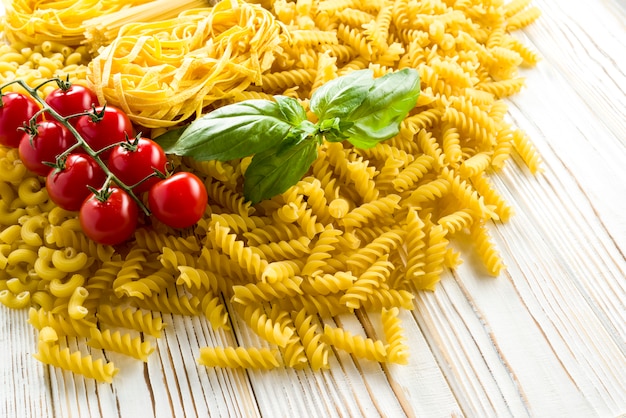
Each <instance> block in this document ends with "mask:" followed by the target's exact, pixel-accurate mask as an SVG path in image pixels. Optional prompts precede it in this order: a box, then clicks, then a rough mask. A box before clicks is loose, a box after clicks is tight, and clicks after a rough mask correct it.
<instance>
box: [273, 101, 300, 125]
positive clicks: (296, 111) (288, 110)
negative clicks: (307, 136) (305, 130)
mask: <svg viewBox="0 0 626 418" xmlns="http://www.w3.org/2000/svg"><path fill="white" fill-rule="evenodd" d="M274 99H275V100H276V103H277V104H278V109H279V110H280V112H281V113H282V114H283V116H284V118H285V119H284V120H285V121H287V122H289V123H290V124H292V125H294V126H299V125H300V124H301V123H302V122H304V121H305V120H307V118H306V111H305V110H304V108H303V107H302V105H301V104H300V102H298V101H297V100H296V99H294V98H293V97H287V96H274Z"/></svg>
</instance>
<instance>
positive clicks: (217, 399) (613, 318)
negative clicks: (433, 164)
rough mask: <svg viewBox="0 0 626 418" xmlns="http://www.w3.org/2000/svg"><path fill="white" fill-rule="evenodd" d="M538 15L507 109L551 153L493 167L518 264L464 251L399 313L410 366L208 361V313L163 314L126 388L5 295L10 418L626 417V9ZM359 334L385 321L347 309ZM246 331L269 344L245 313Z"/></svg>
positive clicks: (509, 256)
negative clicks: (42, 351) (104, 377)
mask: <svg viewBox="0 0 626 418" xmlns="http://www.w3.org/2000/svg"><path fill="white" fill-rule="evenodd" d="M533 4H534V5H536V6H538V7H539V8H540V9H541V10H542V12H543V15H542V17H541V18H540V19H539V20H538V21H537V22H536V23H534V24H532V25H531V26H530V27H528V28H526V29H524V30H523V31H521V32H519V33H517V34H516V36H519V37H520V39H523V40H524V41H525V42H527V43H529V44H531V45H533V46H534V47H535V48H536V49H537V50H538V51H539V52H540V53H541V55H542V57H543V59H542V61H541V62H540V63H539V65H538V66H537V67H536V68H533V69H529V70H524V74H523V75H524V76H525V77H527V87H526V88H525V89H524V90H523V91H522V92H521V93H520V94H519V95H517V96H514V97H513V98H511V100H510V101H509V103H510V109H509V117H510V118H511V119H512V120H513V121H514V122H515V124H516V125H518V126H520V127H521V128H523V129H524V130H526V132H527V133H528V134H529V135H530V137H531V138H532V140H533V142H534V143H535V145H536V147H537V148H538V150H539V151H540V153H541V155H542V158H543V168H544V170H543V172H542V173H540V174H539V175H537V176H532V175H531V174H529V173H528V171H527V170H526V169H525V168H524V167H522V164H520V163H519V162H518V161H516V160H514V161H512V163H511V164H509V165H507V166H506V167H505V169H504V170H502V171H501V172H500V173H498V174H497V175H496V176H494V177H493V180H494V183H495V184H496V186H497V188H498V190H499V191H500V192H501V193H502V195H503V196H504V197H505V198H506V200H507V202H509V203H510V204H511V206H513V208H514V209H515V215H514V216H513V217H512V219H511V220H510V221H509V222H507V223H505V224H497V223H494V224H492V225H491V226H490V227H491V230H492V232H493V236H494V240H495V241H496V244H497V245H498V248H499V249H500V251H501V255H502V257H503V259H504V261H505V263H506V265H507V269H506V271H505V272H504V273H503V274H502V275H501V277H499V278H492V277H490V276H488V275H487V274H486V272H484V271H483V270H482V268H481V267H480V264H479V263H478V262H477V261H476V260H474V259H473V257H472V250H471V248H470V247H469V244H468V243H464V242H457V243H455V245H458V246H459V248H460V249H461V250H462V253H463V258H464V261H465V262H464V263H463V264H462V265H461V266H459V268H458V269H456V270H455V271H454V272H447V273H446V274H445V277H444V278H443V279H442V281H441V283H440V284H439V285H438V288H437V290H436V291H435V292H420V293H417V298H416V309H415V310H414V311H413V312H403V313H402V316H401V319H402V321H403V325H404V326H405V327H406V336H407V338H408V340H409V343H410V346H411V357H410V361H409V364H408V365H406V366H397V365H389V366H384V367H383V366H380V365H378V364H374V363H371V362H366V361H365V362H355V361H354V360H353V358H351V357H350V356H349V355H347V354H345V353H335V354H334V356H332V360H331V361H332V367H331V369H330V370H328V371H324V372H317V373H313V372H310V371H297V370H273V371H270V372H259V371H240V370H212V369H205V368H204V367H200V366H198V365H197V363H196V360H195V359H196V357H197V354H198V350H199V347H201V346H205V345H216V344H232V343H234V341H231V340H232V339H233V338H234V337H233V336H232V335H231V334H227V333H222V332H217V331H213V330H212V329H211V328H210V327H209V326H207V324H206V323H205V322H203V321H201V320H200V319H198V318H180V317H166V318H165V319H166V320H167V322H168V324H169V326H168V327H167V328H166V331H165V336H164V338H161V339H158V340H156V341H155V344H156V345H157V347H158V350H157V352H156V353H155V354H154V355H152V356H151V357H150V359H149V361H148V362H147V363H146V364H143V363H141V362H137V361H134V360H131V361H129V360H126V359H124V358H123V356H115V355H114V354H111V355H108V354H107V356H108V357H109V359H111V360H114V361H115V362H116V364H117V365H118V366H120V367H121V369H122V372H121V373H120V374H119V375H118V376H116V378H115V381H114V383H113V384H112V385H108V384H97V383H94V382H92V381H90V380H84V379H82V378H80V377H76V376H73V375H70V374H68V373H64V372H60V371H58V370H56V369H49V368H47V367H45V366H43V365H41V364H40V363H38V362H37V361H36V360H34V359H33V358H32V354H33V353H34V351H35V348H36V339H35V333H34V331H33V330H32V329H31V327H30V326H29V325H28V324H27V323H26V319H27V314H26V312H24V311H12V310H8V309H6V308H4V307H2V308H0V345H1V347H2V350H1V351H0V364H1V365H0V387H1V388H2V390H1V391H0V417H43V416H45V417H71V416H80V417H101V416H102V417H115V416H119V417H137V416H155V417H194V416H199V417H205V416H209V415H210V416H246V417H247V416H252V417H254V416H265V417H289V416H291V417H301V416H324V417H325V416H388V417H399V416H410V417H449V416H468V417H506V416H513V417H526V416H537V417H561V416H562V417H602V418H604V417H616V416H620V415H622V416H623V415H624V414H626V306H625V301H626V260H625V257H624V254H625V252H626V164H625V163H626V73H625V71H626V26H625V24H624V22H626V8H625V7H624V3H623V2H618V1H609V0H604V1H600V2H595V4H593V5H592V4H590V3H589V2H583V1H568V2H564V1H560V2H554V1H549V0H537V1H535V2H533ZM338 321H340V323H341V326H343V327H345V328H346V329H348V330H353V331H354V332H363V330H364V331H365V332H367V333H368V334H371V335H375V334H376V333H380V332H382V331H381V330H380V328H379V318H377V317H376V316H374V315H370V316H367V317H359V318H356V317H351V316H346V317H341V318H339V319H338ZM233 328H234V330H235V336H236V338H237V343H238V344H240V345H248V344H250V345H252V344H255V345H258V344H262V342H261V341H259V340H258V339H257V337H256V336H255V335H254V334H253V333H251V332H250V331H249V330H248V329H247V328H246V327H245V326H243V325H242V324H239V323H237V322H235V323H233Z"/></svg>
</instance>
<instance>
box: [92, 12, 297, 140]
mask: <svg viewBox="0 0 626 418" xmlns="http://www.w3.org/2000/svg"><path fill="white" fill-rule="evenodd" d="M283 36H285V35H284V34H283V33H282V30H281V25H280V24H279V23H278V22H277V21H276V20H275V19H274V17H273V15H272V14H271V13H270V12H269V11H267V10H265V9H263V8H262V7H260V6H258V5H253V4H248V3H245V2H239V1H236V0H233V1H223V2H220V3H218V4H217V5H216V6H215V7H213V8H202V9H194V10H189V11H186V12H184V13H181V14H180V15H179V17H177V18H175V19H170V20H167V21H161V22H158V23H136V24H128V25H125V26H124V27H122V29H121V31H120V34H119V36H118V37H117V38H116V39H115V41H114V42H113V43H112V44H110V45H108V46H106V47H104V48H102V49H101V50H100V53H99V55H98V56H97V57H95V58H94V59H93V61H92V62H91V63H90V65H89V68H90V74H89V76H88V77H89V81H90V82H91V83H92V84H93V86H94V89H95V91H96V93H97V95H98V99H99V100H100V101H101V102H106V103H109V104H112V105H115V106H118V107H120V108H121V109H123V110H124V111H125V112H126V113H127V114H128V115H129V117H130V118H131V119H132V120H133V121H134V122H136V123H139V124H141V125H142V126H145V127H149V128H156V127H167V126H174V125H176V124H177V123H179V122H181V121H184V120H186V119H188V118H189V117H191V116H193V115H196V116H198V115H199V114H200V113H201V112H202V110H203V109H204V108H206V107H207V106H209V105H210V104H211V103H213V102H215V101H217V100H222V99H226V98H232V97H234V95H235V94H236V93H237V92H241V91H243V90H245V89H246V88H247V87H248V86H249V85H250V84H251V83H260V82H261V74H262V73H263V72H264V71H266V70H268V69H269V68H270V67H271V65H272V63H273V61H274V53H276V52H278V51H280V44H281V43H282V42H284V39H282V37H283Z"/></svg>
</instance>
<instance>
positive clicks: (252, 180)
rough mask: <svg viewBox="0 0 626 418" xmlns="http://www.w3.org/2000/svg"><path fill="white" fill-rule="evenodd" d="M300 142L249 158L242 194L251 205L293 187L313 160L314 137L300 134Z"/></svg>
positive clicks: (314, 155)
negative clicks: (250, 160) (250, 159)
mask: <svg viewBox="0 0 626 418" xmlns="http://www.w3.org/2000/svg"><path fill="white" fill-rule="evenodd" d="M301 134H302V136H301V137H300V141H297V142H295V143H294V144H293V146H291V147H288V148H285V149H283V150H281V151H278V150H276V149H269V150H266V151H264V152H262V153H259V154H256V155H255V156H254V157H252V162H251V163H250V165H249V166H248V168H247V170H246V172H245V178H244V183H243V194H244V196H245V198H246V199H247V200H249V201H250V202H252V204H255V203H258V202H260V201H261V200H263V199H269V198H271V197H274V196H276V195H277V194H280V193H283V192H285V191H286V190H287V189H289V188H290V187H291V186H293V185H294V184H296V183H297V182H298V181H299V180H300V179H301V178H302V176H304V174H305V173H306V172H307V171H308V169H309V167H311V164H313V161H315V159H316V158H317V147H318V141H317V138H316V137H315V136H310V135H308V133H306V132H301Z"/></svg>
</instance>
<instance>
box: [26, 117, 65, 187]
mask: <svg viewBox="0 0 626 418" xmlns="http://www.w3.org/2000/svg"><path fill="white" fill-rule="evenodd" d="M75 143H76V138H75V137H74V135H72V133H71V132H70V131H69V130H68V129H67V128H66V127H65V126H63V125H62V124H61V123H60V122H57V121H56V120H49V121H43V122H39V123H37V125H36V129H35V130H34V131H33V132H32V133H29V132H28V131H27V132H25V133H23V135H22V140H21V141H20V146H19V153H20V159H21V160H22V162H23V163H24V165H25V166H26V168H28V169H29V170H30V171H32V172H34V173H36V174H38V175H40V176H47V175H48V173H49V172H50V170H52V167H51V166H50V165H46V164H44V163H46V162H48V163H55V162H56V157H57V155H59V154H61V153H62V152H64V151H65V150H67V149H68V148H69V147H70V146H72V145H74V144H75Z"/></svg>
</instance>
